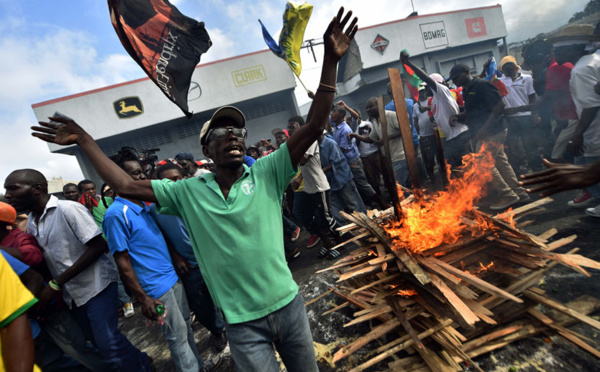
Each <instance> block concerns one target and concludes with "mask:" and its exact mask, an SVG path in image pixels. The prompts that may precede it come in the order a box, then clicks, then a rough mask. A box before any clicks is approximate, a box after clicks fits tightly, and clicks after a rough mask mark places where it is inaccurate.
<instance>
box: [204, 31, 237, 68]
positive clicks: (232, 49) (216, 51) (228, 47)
mask: <svg viewBox="0 0 600 372" xmlns="http://www.w3.org/2000/svg"><path fill="white" fill-rule="evenodd" d="M206 31H208V34H209V35H210V40H212V42H213V45H212V46H211V47H210V49H208V51H207V52H206V54H203V55H202V57H201V60H200V63H205V62H211V61H216V60H219V59H224V58H229V57H233V56H235V55H236V54H238V53H236V50H239V48H238V46H237V44H236V42H235V41H234V40H233V39H231V38H230V37H229V36H228V35H227V34H226V33H225V32H224V31H223V30H221V29H218V28H215V29H207V30H206Z"/></svg>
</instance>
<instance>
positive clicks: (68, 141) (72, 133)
mask: <svg viewBox="0 0 600 372" xmlns="http://www.w3.org/2000/svg"><path fill="white" fill-rule="evenodd" d="M48 119H50V120H51V121H56V122H59V123H61V124H54V123H47V122H45V121H40V122H39V124H40V125H41V127H31V129H32V130H33V133H31V135H32V136H34V137H37V138H39V139H41V140H43V141H46V142H50V143H56V144H57V145H63V146H66V145H74V144H76V143H77V142H78V141H79V140H80V139H81V138H82V137H83V136H84V135H86V134H87V133H86V131H84V130H83V128H81V127H80V126H79V125H78V124H77V123H76V122H75V121H73V120H72V119H66V118H62V117H56V116H55V117H50V118H48Z"/></svg>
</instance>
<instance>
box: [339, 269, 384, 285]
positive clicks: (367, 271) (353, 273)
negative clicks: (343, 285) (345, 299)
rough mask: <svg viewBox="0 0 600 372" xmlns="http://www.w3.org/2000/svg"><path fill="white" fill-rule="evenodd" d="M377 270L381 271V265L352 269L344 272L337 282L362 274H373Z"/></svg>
mask: <svg viewBox="0 0 600 372" xmlns="http://www.w3.org/2000/svg"><path fill="white" fill-rule="evenodd" d="M377 271H381V265H379V266H368V267H365V268H362V269H358V270H354V271H350V272H347V273H343V274H342V275H340V278H339V279H338V280H337V281H336V283H339V282H343V281H345V280H348V279H350V278H353V277H356V276H360V275H366V274H371V273H374V272H377Z"/></svg>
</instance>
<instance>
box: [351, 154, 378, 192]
mask: <svg viewBox="0 0 600 372" xmlns="http://www.w3.org/2000/svg"><path fill="white" fill-rule="evenodd" d="M348 165H350V171H351V172H352V176H353V177H354V185H355V187H356V189H357V190H358V193H359V195H360V197H361V198H362V201H363V203H369V202H371V200H372V199H373V196H375V190H374V189H373V187H372V186H371V184H370V183H369V181H368V180H367V175H366V174H365V170H364V169H363V164H362V160H360V158H358V159H356V160H355V161H354V162H353V163H351V164H348Z"/></svg>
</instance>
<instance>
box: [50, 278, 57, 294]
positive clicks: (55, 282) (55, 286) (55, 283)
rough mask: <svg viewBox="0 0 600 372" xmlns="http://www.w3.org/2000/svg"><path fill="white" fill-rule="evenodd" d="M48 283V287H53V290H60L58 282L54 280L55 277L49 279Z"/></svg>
mask: <svg viewBox="0 0 600 372" xmlns="http://www.w3.org/2000/svg"><path fill="white" fill-rule="evenodd" d="M48 285H49V286H50V288H52V289H54V290H55V291H57V292H58V291H60V285H58V282H57V281H56V279H52V280H51V281H49V282H48Z"/></svg>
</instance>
